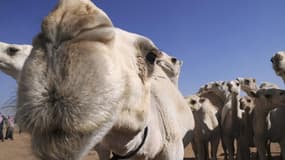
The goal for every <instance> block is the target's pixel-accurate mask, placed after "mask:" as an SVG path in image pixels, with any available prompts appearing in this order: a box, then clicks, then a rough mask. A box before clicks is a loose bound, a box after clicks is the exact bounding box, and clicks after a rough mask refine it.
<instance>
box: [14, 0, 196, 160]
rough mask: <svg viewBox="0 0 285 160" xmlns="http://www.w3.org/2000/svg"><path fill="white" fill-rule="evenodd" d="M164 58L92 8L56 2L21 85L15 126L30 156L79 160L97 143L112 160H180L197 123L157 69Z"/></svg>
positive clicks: (82, 2) (84, 0)
mask: <svg viewBox="0 0 285 160" xmlns="http://www.w3.org/2000/svg"><path fill="white" fill-rule="evenodd" d="M161 55H162V53H161V51H160V50H159V49H158V48H157V47H156V46H155V45H154V43H153V42H152V41H151V40H149V39H148V38H146V37H144V36H141V35H138V34H134V33H130V32H127V31H124V30H121V29H119V28H115V27H114V26H113V24H112V22H111V20H110V19H109V17H108V16H107V15H106V14H105V13H104V12H103V11H102V10H101V9H99V8H98V7H96V6H95V5H94V4H93V3H92V2H91V1H90V0H78V1H70V0H60V1H59V4H58V5H57V6H56V8H55V9H54V10H53V11H52V12H51V13H50V14H49V15H48V16H47V17H46V18H45V19H44V20H43V23H42V31H41V32H40V33H39V34H38V35H37V36H36V37H35V38H34V41H33V49H32V52H31V54H30V56H29V57H28V58H27V60H26V62H25V65H24V67H23V70H22V74H21V77H20V81H19V89H18V102H17V103H18V104H17V113H16V119H17V121H18V122H19V126H20V127H21V128H22V129H24V130H26V131H27V132H28V133H30V134H31V138H32V148H33V152H34V154H35V155H36V156H37V157H38V158H39V159H43V160H44V159H54V160H56V159H61V160H67V159H68V160H78V159H81V158H82V157H83V156H84V155H86V153H88V151H89V150H90V149H91V148H92V147H93V146H95V145H96V144H98V143H99V142H102V145H104V147H106V149H108V150H111V151H113V154H114V159H116V158H117V159H121V158H127V159H130V160H132V159H133V160H135V159H136V160H137V159H150V160H174V159H175V160H176V159H178V160H182V159H183V152H184V150H183V143H182V138H183V137H184V135H185V134H186V132H188V131H189V130H193V129H194V119H193V114H192V112H191V110H190V109H189V108H188V105H187V103H186V101H185V100H184V98H183V96H182V95H181V93H180V92H179V90H178V89H177V87H176V86H175V85H174V84H172V82H171V81H170V80H169V78H168V77H167V75H166V74H165V73H164V72H163V71H162V69H161V68H160V67H158V66H157V64H156V61H157V58H159V57H161ZM90 68H92V69H90Z"/></svg>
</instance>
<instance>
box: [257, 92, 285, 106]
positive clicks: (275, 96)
mask: <svg viewBox="0 0 285 160" xmlns="http://www.w3.org/2000/svg"><path fill="white" fill-rule="evenodd" d="M252 96H253V97H254V98H255V106H257V107H264V108H265V109H268V110H271V109H274V108H276V107H284V106H285V90H282V89H275V88H271V89H259V90H258V91H257V92H256V93H252Z"/></svg>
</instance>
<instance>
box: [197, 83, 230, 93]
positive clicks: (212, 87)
mask: <svg viewBox="0 0 285 160" xmlns="http://www.w3.org/2000/svg"><path fill="white" fill-rule="evenodd" d="M224 84H225V82H224V81H215V82H209V83H207V84H205V85H203V86H202V87H200V89H199V91H198V93H200V94H202V93H207V92H214V93H215V92H221V91H222V90H223V85H224Z"/></svg>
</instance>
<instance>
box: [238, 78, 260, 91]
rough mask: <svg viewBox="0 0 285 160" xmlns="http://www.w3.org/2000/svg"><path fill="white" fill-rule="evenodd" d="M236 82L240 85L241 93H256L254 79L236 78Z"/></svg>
mask: <svg viewBox="0 0 285 160" xmlns="http://www.w3.org/2000/svg"><path fill="white" fill-rule="evenodd" d="M236 80H237V81H239V83H240V85H241V89H242V90H243V91H245V92H246V93H247V94H249V93H250V92H256V91H257V89H258V88H257V85H256V79H255V78H250V77H247V78H241V77H239V78H237V79H236Z"/></svg>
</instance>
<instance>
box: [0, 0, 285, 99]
mask: <svg viewBox="0 0 285 160" xmlns="http://www.w3.org/2000/svg"><path fill="white" fill-rule="evenodd" d="M94 2H95V3H96V5H97V6H98V7H100V8H102V9H103V10H104V11H105V12H106V13H107V14H108V15H109V17H110V18H111V19H112V21H113V23H114V25H115V26H117V27H120V28H123V29H125V30H127V31H130V32H135V33H139V34H142V35H144V36H147V37H149V38H151V39H152V40H153V41H154V43H156V45H157V46H158V47H159V48H161V49H162V50H164V51H165V52H167V53H169V54H171V55H173V56H175V57H177V58H179V59H181V60H183V62H184V64H183V68H182V73H181V77H180V89H181V91H182V93H183V94H184V95H188V94H192V93H195V92H196V91H197V90H198V88H199V87H200V86H201V85H203V84H205V83H207V82H210V81H216V80H231V79H235V78H236V77H248V76H249V77H255V78H256V79H257V82H258V83H261V82H262V81H268V82H273V83H276V84H278V85H279V86H280V87H282V88H283V87H284V86H283V82H282V80H281V79H280V78H279V77H277V76H276V75H275V73H274V72H273V70H272V69H271V63H270V58H271V56H272V55H273V54H274V53H275V52H276V51H279V50H285V41H284V40H285V12H284V6H285V1H284V0H272V1H268V0H250V1H249V0H179V1H177V0H176V1H175V0H142V1H138V0H94ZM56 3H57V0H45V1H43V0H41V1H40V0H25V1H20V0H1V1H0V41H4V42H8V43H20V44H23V43H28V44H30V43H31V41H32V38H33V37H34V35H35V34H36V33H38V32H39V30H40V24H41V20H42V18H43V17H44V16H46V15H47V14H48V13H49V11H50V10H51V9H52V8H53V7H54V6H55V4H56ZM16 90H17V85H16V82H15V81H14V80H13V79H12V78H10V77H8V76H6V75H5V74H3V73H0V104H3V103H4V102H6V101H7V100H8V99H9V97H12V96H14V95H15V94H16Z"/></svg>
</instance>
